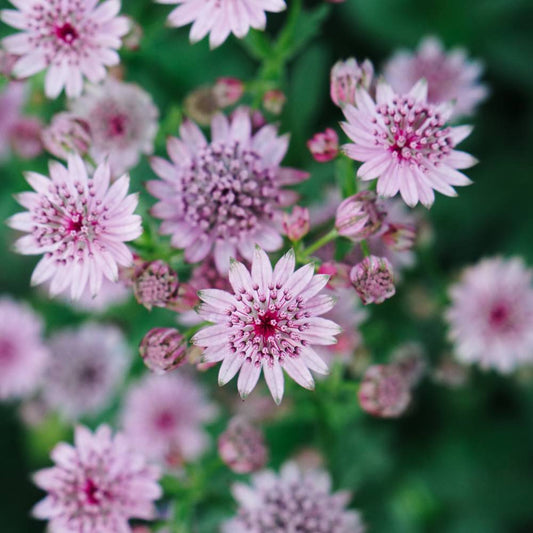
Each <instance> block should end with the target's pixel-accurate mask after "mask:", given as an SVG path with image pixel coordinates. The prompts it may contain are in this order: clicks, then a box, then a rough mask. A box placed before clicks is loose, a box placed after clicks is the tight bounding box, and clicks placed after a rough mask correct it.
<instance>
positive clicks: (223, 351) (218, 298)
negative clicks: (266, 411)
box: [193, 248, 340, 404]
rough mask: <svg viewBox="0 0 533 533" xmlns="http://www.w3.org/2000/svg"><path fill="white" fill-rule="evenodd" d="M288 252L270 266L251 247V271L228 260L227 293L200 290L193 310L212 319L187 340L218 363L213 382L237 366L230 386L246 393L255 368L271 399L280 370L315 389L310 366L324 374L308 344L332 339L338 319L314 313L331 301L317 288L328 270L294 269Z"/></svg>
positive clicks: (279, 393)
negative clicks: (198, 302) (229, 288)
mask: <svg viewBox="0 0 533 533" xmlns="http://www.w3.org/2000/svg"><path fill="white" fill-rule="evenodd" d="M294 266H295V259H294V252H293V251H292V250H291V251H289V252H288V253H287V254H285V255H284V256H283V257H282V258H281V259H280V260H279V261H278V263H277V265H276V267H275V268H274V271H272V266H271V264H270V260H269V258H268V256H267V254H266V253H265V252H264V251H263V250H261V249H259V248H256V250H255V253H254V258H253V262H252V271H251V275H250V272H248V270H247V269H246V267H245V266H244V265H243V264H242V263H239V262H237V261H233V262H232V264H231V267H230V271H229V280H230V283H231V286H232V288H233V291H234V294H230V293H229V292H225V291H221V290H218V289H206V290H203V291H200V293H199V296H200V298H201V300H203V302H204V304H202V305H201V306H200V308H199V314H200V316H201V317H202V318H204V319H205V320H207V321H210V322H214V323H215V324H214V325H213V326H208V327H206V328H204V329H202V330H200V331H199V332H198V333H196V335H195V336H194V338H193V342H194V343H195V344H197V345H198V346H201V347H204V348H205V351H204V354H203V357H204V360H205V361H206V362H218V361H222V365H221V367H220V372H219V375H218V382H219V384H220V385H225V384H226V383H227V382H228V381H229V380H230V379H232V378H233V377H234V376H235V374H237V372H239V371H240V374H239V379H238V382H237V387H238V389H239V392H240V394H241V396H242V397H243V398H245V397H246V396H247V395H248V394H249V393H250V392H251V391H252V389H253V388H254V387H255V385H256V383H257V380H258V379H259V375H260V374H261V370H263V372H264V374H265V380H266V382H267V385H268V388H269V389H270V392H271V394H272V397H273V398H274V401H275V402H276V403H278V404H279V403H280V402H281V399H282V397H283V385H284V382H283V372H282V369H283V370H285V372H287V374H288V375H289V376H290V377H291V378H292V379H294V381H296V382H297V383H298V384H299V385H301V386H302V387H305V388H306V389H313V388H314V380H313V376H312V375H311V372H309V370H313V371H315V372H317V373H319V374H327V372H328V367H327V365H326V364H325V363H324V361H322V359H321V358H320V357H319V356H318V355H317V354H316V352H315V351H314V350H313V348H312V347H311V346H312V345H313V344H315V345H329V344H334V343H335V335H337V334H338V333H339V332H340V328H339V326H338V325H337V324H335V323H334V322H332V321H331V320H327V319H325V318H321V317H320V316H319V315H322V314H324V313H327V312H328V311H329V310H330V309H331V308H332V307H333V305H334V303H335V300H334V299H333V298H331V297H330V296H327V295H320V294H319V292H320V291H321V290H322V288H323V287H324V286H325V285H326V283H327V281H328V276H326V275H314V266H313V265H312V264H308V265H305V266H304V267H302V268H300V269H298V270H296V272H295V271H294Z"/></svg>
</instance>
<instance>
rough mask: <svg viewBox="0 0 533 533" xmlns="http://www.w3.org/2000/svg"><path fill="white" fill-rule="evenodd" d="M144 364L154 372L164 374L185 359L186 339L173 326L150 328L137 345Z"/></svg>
mask: <svg viewBox="0 0 533 533" xmlns="http://www.w3.org/2000/svg"><path fill="white" fill-rule="evenodd" d="M139 353H140V354H141V357H142V358H143V360H144V364H145V365H146V366H147V367H148V368H149V369H150V370H151V371H152V372H155V373H156V374H164V373H166V372H169V371H171V370H174V369H175V368H177V367H178V366H180V365H182V364H183V363H184V362H185V361H186V359H187V341H186V339H185V337H184V336H183V335H182V334H181V333H180V332H179V331H178V330H177V329H174V328H154V329H151V330H150V331H149V332H148V333H147V334H146V335H145V336H144V338H143V340H142V341H141V344H140V345H139Z"/></svg>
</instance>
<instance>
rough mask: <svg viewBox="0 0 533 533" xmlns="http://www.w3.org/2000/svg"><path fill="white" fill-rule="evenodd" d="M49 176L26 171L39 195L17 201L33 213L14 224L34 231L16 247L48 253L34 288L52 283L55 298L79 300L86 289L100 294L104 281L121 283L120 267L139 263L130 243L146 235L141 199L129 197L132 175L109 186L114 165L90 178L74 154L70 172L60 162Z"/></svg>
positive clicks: (25, 195) (34, 279)
mask: <svg viewBox="0 0 533 533" xmlns="http://www.w3.org/2000/svg"><path fill="white" fill-rule="evenodd" d="M49 169H50V176H51V178H48V177H46V176H43V175H41V174H37V173H35V172H26V174H25V177H26V180H27V181H28V183H29V184H30V185H31V186H32V187H33V189H34V190H35V191H36V192H23V193H21V194H19V195H18V196H17V201H18V202H19V203H20V205H22V206H23V207H25V208H26V209H28V211H25V212H23V213H18V214H16V215H14V216H12V217H11V218H10V219H9V220H8V224H9V225H10V226H11V227H12V228H14V229H16V230H20V231H24V232H27V233H29V234H28V235H26V236H25V237H21V238H20V239H18V240H17V241H16V243H15V247H16V249H17V251H18V252H20V253H22V254H44V257H43V258H42V259H41V260H40V261H39V263H38V264H37V266H36V267H35V270H34V271H33V275H32V284H33V285H38V284H40V283H44V282H45V281H48V280H51V283H50V293H51V294H52V295H55V294H59V293H61V292H63V291H64V290H65V289H66V288H67V287H70V288H71V296H72V298H74V299H77V298H79V297H80V296H81V295H82V294H83V292H84V290H85V287H86V286H87V285H88V286H89V287H90V290H91V293H92V294H93V295H96V294H98V292H99V291H100V287H101V285H102V280H103V278H104V277H106V278H107V279H109V280H112V281H113V280H116V279H117V277H118V265H122V266H129V265H130V264H131V262H132V260H133V257H132V255H131V252H130V251H129V249H128V247H127V246H126V245H125V244H124V242H125V241H131V240H134V239H136V238H137V237H139V235H141V233H142V228H141V217H140V216H138V215H134V214H133V211H134V210H135V208H136V207H137V196H136V195H133V194H130V195H127V192H128V185H129V176H127V175H124V176H122V177H121V178H119V179H118V180H117V181H116V182H115V183H114V184H113V185H112V186H111V187H110V186H109V181H110V172H109V165H107V163H104V164H102V165H100V166H99V167H98V168H97V169H96V171H95V172H94V176H93V177H92V178H89V177H88V176H87V169H86V168H85V164H84V163H83V161H82V159H81V158H80V157H79V156H78V155H70V156H69V158H68V168H65V167H64V166H63V165H61V164H60V163H58V162H56V161H51V162H50V164H49Z"/></svg>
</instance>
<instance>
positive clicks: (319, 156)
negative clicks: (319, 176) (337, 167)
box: [307, 128, 339, 163]
mask: <svg viewBox="0 0 533 533" xmlns="http://www.w3.org/2000/svg"><path fill="white" fill-rule="evenodd" d="M307 148H309V151H310V152H311V155H312V156H313V157H314V159H315V160H316V161H318V162H319V163H326V162H327V161H331V160H332V159H335V158H336V157H337V155H338V154H339V136H338V135H337V132H336V131H335V130H333V129H331V128H327V129H326V130H325V131H323V132H320V133H315V135H313V137H311V139H309V140H308V141H307Z"/></svg>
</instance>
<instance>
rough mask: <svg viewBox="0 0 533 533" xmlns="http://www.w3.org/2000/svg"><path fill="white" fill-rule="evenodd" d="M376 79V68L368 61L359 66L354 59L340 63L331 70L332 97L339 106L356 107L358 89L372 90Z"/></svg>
mask: <svg viewBox="0 0 533 533" xmlns="http://www.w3.org/2000/svg"><path fill="white" fill-rule="evenodd" d="M373 77H374V66H373V65H372V63H371V62H370V61H369V60H368V59H366V60H365V61H363V63H361V65H359V64H358V63H357V61H356V60H355V59H354V58H353V57H352V58H350V59H347V60H346V61H338V62H337V63H335V65H333V68H332V69H331V80H330V83H331V84H330V95H331V99H332V100H333V103H334V104H335V105H338V106H341V107H342V106H344V105H346V104H350V105H355V92H356V90H357V89H358V88H363V89H366V90H367V91H368V90H369V89H370V85H371V84H372V80H373Z"/></svg>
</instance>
